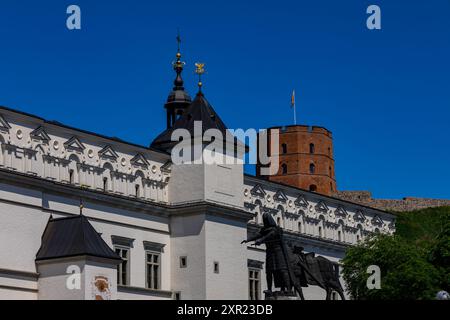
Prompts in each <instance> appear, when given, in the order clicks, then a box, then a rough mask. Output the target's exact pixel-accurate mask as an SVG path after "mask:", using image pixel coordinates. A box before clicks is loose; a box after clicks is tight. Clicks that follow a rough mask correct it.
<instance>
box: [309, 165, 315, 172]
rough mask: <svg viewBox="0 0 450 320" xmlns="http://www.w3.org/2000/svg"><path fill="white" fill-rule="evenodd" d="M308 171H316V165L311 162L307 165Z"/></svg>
mask: <svg viewBox="0 0 450 320" xmlns="http://www.w3.org/2000/svg"><path fill="white" fill-rule="evenodd" d="M309 173H311V174H314V173H316V166H315V165H314V163H311V164H310V165H309Z"/></svg>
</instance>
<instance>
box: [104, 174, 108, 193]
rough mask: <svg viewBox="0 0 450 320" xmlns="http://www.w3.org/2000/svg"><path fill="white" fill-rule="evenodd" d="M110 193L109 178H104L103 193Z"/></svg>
mask: <svg viewBox="0 0 450 320" xmlns="http://www.w3.org/2000/svg"><path fill="white" fill-rule="evenodd" d="M107 191H108V178H107V177H104V178H103V192H107Z"/></svg>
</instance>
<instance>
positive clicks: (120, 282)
mask: <svg viewBox="0 0 450 320" xmlns="http://www.w3.org/2000/svg"><path fill="white" fill-rule="evenodd" d="M113 247H114V252H116V253H117V254H118V255H119V256H120V258H121V259H122V262H121V263H119V264H118V265H117V285H118V286H129V285H130V280H131V277H130V265H131V263H130V261H131V247H127V246H124V245H120V244H114V245H113ZM117 250H120V251H126V252H127V257H126V259H124V257H123V256H122V254H121V252H120V253H119V252H117ZM123 260H125V261H126V270H125V278H126V279H125V280H126V283H123V263H124V261H123Z"/></svg>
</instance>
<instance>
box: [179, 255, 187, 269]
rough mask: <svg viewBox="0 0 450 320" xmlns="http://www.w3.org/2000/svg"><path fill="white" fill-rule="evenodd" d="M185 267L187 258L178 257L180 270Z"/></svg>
mask: <svg viewBox="0 0 450 320" xmlns="http://www.w3.org/2000/svg"><path fill="white" fill-rule="evenodd" d="M186 267H187V257H180V268H186Z"/></svg>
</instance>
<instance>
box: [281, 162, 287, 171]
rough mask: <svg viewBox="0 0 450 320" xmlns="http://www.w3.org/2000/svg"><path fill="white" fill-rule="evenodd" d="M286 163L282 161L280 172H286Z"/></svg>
mask: <svg viewBox="0 0 450 320" xmlns="http://www.w3.org/2000/svg"><path fill="white" fill-rule="evenodd" d="M287 171H288V170H287V164H286V163H283V164H282V165H281V172H282V173H283V174H287Z"/></svg>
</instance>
